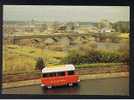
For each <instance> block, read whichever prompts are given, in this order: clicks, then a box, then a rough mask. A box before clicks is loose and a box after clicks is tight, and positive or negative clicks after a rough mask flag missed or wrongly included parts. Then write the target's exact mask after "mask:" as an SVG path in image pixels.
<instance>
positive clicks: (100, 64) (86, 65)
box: [76, 63, 123, 68]
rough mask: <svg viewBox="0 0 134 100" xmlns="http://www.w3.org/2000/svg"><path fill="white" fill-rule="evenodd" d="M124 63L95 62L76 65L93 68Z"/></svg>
mask: <svg viewBox="0 0 134 100" xmlns="http://www.w3.org/2000/svg"><path fill="white" fill-rule="evenodd" d="M121 65H123V63H93V64H79V65H76V67H77V68H89V67H90V68H93V67H113V66H121Z"/></svg>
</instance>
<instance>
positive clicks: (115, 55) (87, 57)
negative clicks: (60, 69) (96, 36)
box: [63, 48, 129, 64]
mask: <svg viewBox="0 0 134 100" xmlns="http://www.w3.org/2000/svg"><path fill="white" fill-rule="evenodd" d="M63 61H64V63H72V64H84V63H88V64H89V63H120V62H123V63H128V61H129V58H128V53H125V52H122V53H121V52H118V51H112V52H111V51H107V50H96V49H88V48H87V49H85V48H84V49H82V48H81V49H80V50H79V49H73V50H71V51H69V53H68V55H67V56H66V57H65V58H64V60H63Z"/></svg>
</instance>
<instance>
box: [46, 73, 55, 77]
mask: <svg viewBox="0 0 134 100" xmlns="http://www.w3.org/2000/svg"><path fill="white" fill-rule="evenodd" d="M54 76H56V73H45V74H43V77H54Z"/></svg>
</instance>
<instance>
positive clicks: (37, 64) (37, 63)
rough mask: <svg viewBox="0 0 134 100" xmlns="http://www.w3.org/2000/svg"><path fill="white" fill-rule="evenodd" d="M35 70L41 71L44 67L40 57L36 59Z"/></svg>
mask: <svg viewBox="0 0 134 100" xmlns="http://www.w3.org/2000/svg"><path fill="white" fill-rule="evenodd" d="M35 67H36V68H35V69H36V70H42V68H44V67H45V64H44V61H43V58H42V57H38V58H37V62H36V66H35Z"/></svg>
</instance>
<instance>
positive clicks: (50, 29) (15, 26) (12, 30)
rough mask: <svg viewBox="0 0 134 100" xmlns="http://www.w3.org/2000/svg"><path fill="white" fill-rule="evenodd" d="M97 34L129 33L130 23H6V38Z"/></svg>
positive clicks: (4, 28) (4, 26)
mask: <svg viewBox="0 0 134 100" xmlns="http://www.w3.org/2000/svg"><path fill="white" fill-rule="evenodd" d="M71 32H75V33H91V32H92V33H97V32H101V33H103V32H121V33H129V22H127V21H118V22H115V23H112V22H110V21H108V20H106V19H103V20H100V21H99V22H96V23H95V22H65V23H64V22H58V21H55V22H43V21H42V22H40V21H35V20H31V21H27V22H26V21H4V24H3V33H5V34H4V36H10V35H30V34H31V35H34V34H35V35H39V34H58V33H71Z"/></svg>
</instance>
